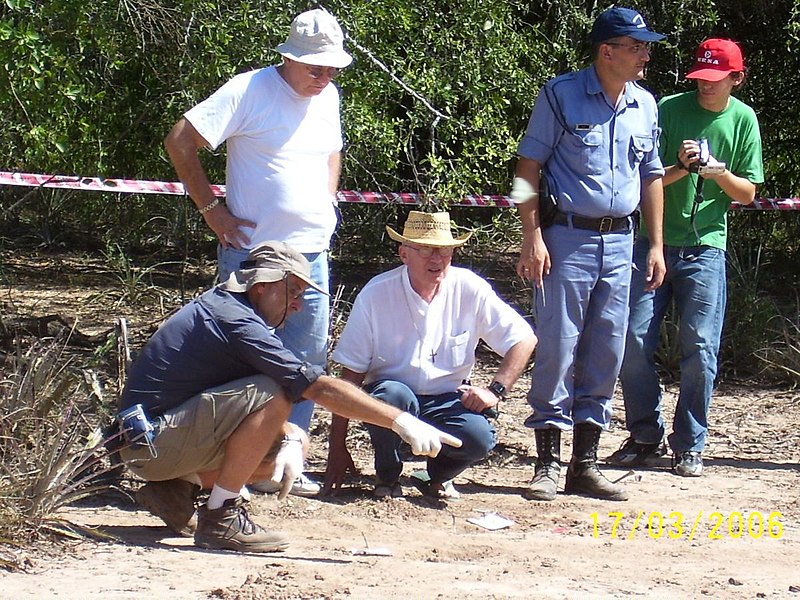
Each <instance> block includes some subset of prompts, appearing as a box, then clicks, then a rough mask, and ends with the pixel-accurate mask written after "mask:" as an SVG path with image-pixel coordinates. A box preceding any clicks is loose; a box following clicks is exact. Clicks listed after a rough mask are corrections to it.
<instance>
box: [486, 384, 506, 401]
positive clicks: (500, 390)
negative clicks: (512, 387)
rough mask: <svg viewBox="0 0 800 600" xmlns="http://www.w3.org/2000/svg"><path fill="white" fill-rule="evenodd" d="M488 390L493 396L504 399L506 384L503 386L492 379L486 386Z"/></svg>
mask: <svg viewBox="0 0 800 600" xmlns="http://www.w3.org/2000/svg"><path fill="white" fill-rule="evenodd" d="M486 389H488V390H489V391H490V392H492V393H493V394H494V395H495V396H497V399H498V400H504V399H505V397H506V386H504V385H503V384H502V383H500V382H499V381H493V382H492V383H490V384H489V387H487V388H486Z"/></svg>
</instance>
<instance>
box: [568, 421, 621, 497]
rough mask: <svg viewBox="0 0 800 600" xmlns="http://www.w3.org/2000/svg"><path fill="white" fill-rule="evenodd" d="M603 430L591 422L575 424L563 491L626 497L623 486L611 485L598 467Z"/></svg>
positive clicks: (587, 494) (598, 495) (594, 495)
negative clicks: (570, 457)
mask: <svg viewBox="0 0 800 600" xmlns="http://www.w3.org/2000/svg"><path fill="white" fill-rule="evenodd" d="M602 432H603V430H602V429H601V428H600V427H598V426H597V425H592V424H591V423H580V424H578V425H575V429H574V431H573V434H574V437H573V440H572V460H571V461H570V463H569V468H568V469H567V483H566V485H565V486H564V492H566V493H567V494H583V495H585V496H591V497H592V498H600V499H601V500H627V499H628V494H627V492H626V491H625V488H623V487H622V486H619V485H614V484H613V483H611V482H610V481H609V480H608V479H606V478H605V476H604V475H603V474H602V473H601V472H600V469H598V468H597V448H598V446H599V445H600V434H601V433H602Z"/></svg>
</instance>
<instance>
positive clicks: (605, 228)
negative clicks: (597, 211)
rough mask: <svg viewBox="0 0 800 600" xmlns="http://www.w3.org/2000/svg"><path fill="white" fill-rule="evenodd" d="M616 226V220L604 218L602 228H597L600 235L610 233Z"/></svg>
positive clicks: (601, 221)
mask: <svg viewBox="0 0 800 600" xmlns="http://www.w3.org/2000/svg"><path fill="white" fill-rule="evenodd" d="M613 226H614V218H613V217H603V218H602V219H600V227H598V228H597V231H598V232H599V233H608V232H609V231H611V228H612V227H613Z"/></svg>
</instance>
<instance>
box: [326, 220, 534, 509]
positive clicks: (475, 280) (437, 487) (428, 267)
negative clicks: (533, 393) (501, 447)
mask: <svg viewBox="0 0 800 600" xmlns="http://www.w3.org/2000/svg"><path fill="white" fill-rule="evenodd" d="M386 230H387V232H388V234H389V237H391V238H392V239H393V240H395V241H397V242H400V247H399V249H398V254H399V255H400V260H401V261H403V264H402V265H401V266H399V267H397V268H396V269H392V270H391V271H388V272H386V273H383V274H381V275H378V276H377V277H374V278H373V279H372V280H371V281H370V282H369V283H367V285H366V286H364V289H363V290H362V291H361V293H359V294H358V297H357V298H356V301H355V304H354V305H353V310H352V311H351V312H350V316H349V318H348V320H347V324H346V325H345V328H344V331H342V335H341V337H340V339H339V343H338V344H337V346H336V350H335V352H334V354H333V359H334V360H335V361H336V362H338V363H339V364H341V365H342V367H343V372H342V378H343V379H345V380H346V381H350V382H352V383H354V384H356V385H363V386H364V389H365V390H366V391H367V392H368V393H369V394H371V395H372V396H374V397H376V398H378V399H380V400H383V401H384V402H386V403H387V404H390V405H392V406H394V407H396V408H399V409H400V410H404V411H408V412H410V413H411V414H413V415H415V416H417V417H419V418H420V419H421V420H422V421H425V422H427V423H429V424H431V425H433V426H434V427H436V428H438V429H440V430H442V431H446V432H448V433H450V434H451V435H454V436H456V437H458V438H459V439H460V440H462V442H463V444H462V446H461V447H459V448H458V449H455V448H442V452H441V453H440V454H439V456H437V457H436V458H430V459H429V460H428V465H427V478H424V479H429V480H428V481H420V480H419V479H418V478H415V479H416V481H415V484H416V485H417V486H418V487H419V488H420V489H421V490H422V492H423V494H425V495H428V496H432V497H434V498H442V499H452V498H455V497H457V496H458V492H457V491H456V490H455V488H454V487H453V485H452V479H453V478H454V477H456V476H457V475H459V474H460V473H461V472H462V471H464V470H465V469H467V468H468V467H469V466H471V465H473V464H475V463H476V462H477V461H479V460H482V459H483V458H485V457H486V455H487V454H488V453H489V452H490V451H491V449H492V448H493V447H494V445H495V437H496V436H495V430H494V427H493V426H492V424H491V422H490V421H489V420H488V419H487V418H486V417H487V416H488V412H487V409H489V410H492V409H494V410H496V408H497V404H498V402H499V401H500V400H501V399H502V398H503V397H504V396H505V395H506V390H508V389H510V388H511V386H512V385H514V383H515V382H516V380H517V378H518V377H519V375H520V373H522V371H523V370H524V368H525V366H526V365H527V363H528V359H529V358H530V355H531V353H532V352H533V349H534V347H535V345H536V336H535V335H534V333H533V330H532V329H531V327H530V325H528V323H526V322H525V319H523V318H522V317H521V316H520V315H519V314H518V313H517V312H516V311H515V310H514V309H513V308H512V307H510V306H509V305H508V304H506V303H505V302H503V300H501V299H500V297H498V295H497V294H496V293H495V292H494V290H493V289H492V287H491V285H490V284H489V283H488V282H487V281H486V280H484V279H482V278H481V277H479V276H478V275H476V274H475V273H473V272H472V271H469V270H468V269H463V268H459V267H454V266H452V265H451V262H452V259H453V251H454V250H455V249H456V248H458V247H459V246H461V245H463V244H464V243H465V242H466V241H467V240H468V239H469V237H470V235H472V234H471V233H466V234H463V235H461V236H459V237H455V238H454V237H453V234H452V232H451V227H450V216H449V215H448V214H447V213H446V212H439V213H424V212H419V211H411V212H410V214H409V216H408V219H407V220H406V223H405V227H404V228H403V233H402V234H400V233H397V232H396V231H395V230H394V229H392V228H391V227H387V228H386ZM481 339H482V340H484V341H485V342H486V343H487V344H488V345H489V347H491V348H492V349H493V350H494V351H495V352H497V353H498V354H500V355H501V356H503V359H502V361H501V362H500V366H499V367H498V369H497V372H496V373H495V374H494V377H493V379H492V381H491V383H489V384H488V385H487V386H480V385H471V384H470V383H469V380H470V375H471V373H472V368H473V365H474V364H475V348H476V347H477V345H478V342H479V341H480V340H481ZM368 430H369V433H370V437H371V438H372V445H373V447H374V448H375V471H376V482H375V490H374V493H375V496H376V497H378V498H385V497H396V496H400V495H402V493H403V492H402V488H401V486H400V475H401V473H402V470H403V462H402V460H401V458H400V453H399V449H400V438H399V437H398V436H397V435H395V434H394V433H392V432H391V431H388V432H385V433H384V432H382V431H380V428H378V427H372V426H368ZM346 431H347V419H346V418H344V417H338V416H335V417H334V420H333V423H332V425H331V435H330V445H329V454H328V466H327V469H326V473H325V489H326V491H327V490H331V491H335V490H336V489H337V488H339V487H340V486H341V484H342V482H343V480H344V476H345V475H346V473H347V471H348V470H352V469H354V464H353V460H352V457H351V456H350V453H349V451H348V450H347V447H346V444H345V438H346Z"/></svg>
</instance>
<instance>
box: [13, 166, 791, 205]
mask: <svg viewBox="0 0 800 600" xmlns="http://www.w3.org/2000/svg"><path fill="white" fill-rule="evenodd" d="M0 185H19V186H27V187H45V188H60V189H70V190H83V191H87V192H116V193H121V194H162V195H177V196H182V195H184V194H185V193H186V192H185V190H184V187H183V184H182V183H179V182H176V181H146V180H139V179H107V178H104V177H81V176H79V175H40V174H36V173H14V172H11V171H0ZM211 189H212V190H213V192H214V195H215V196H220V197H224V196H225V186H224V185H212V186H211ZM338 200H339V202H351V203H363V204H411V205H417V204H424V203H425V198H424V196H423V195H421V194H414V193H411V192H389V193H383V192H356V191H352V190H343V191H340V192H339V193H338ZM451 205H454V206H479V207H480V206H484V207H501V208H510V207H513V206H514V203H513V202H512V201H511V198H509V197H508V196H500V195H493V196H490V195H477V194H474V195H468V196H464V197H463V198H461V199H460V200H458V201H456V202H452V203H451ZM731 209H733V210H800V198H757V199H756V201H755V202H753V203H752V204H749V205H747V206H745V205H742V204H739V203H738V202H732V203H731Z"/></svg>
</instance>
